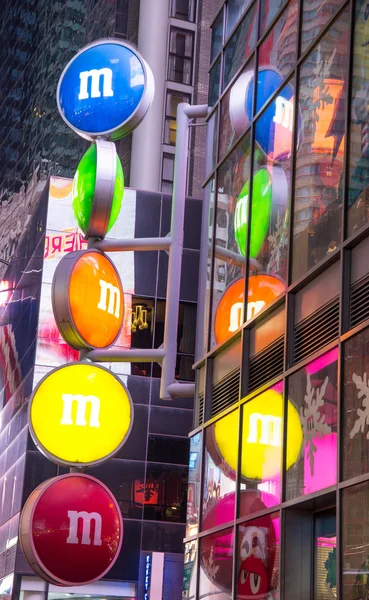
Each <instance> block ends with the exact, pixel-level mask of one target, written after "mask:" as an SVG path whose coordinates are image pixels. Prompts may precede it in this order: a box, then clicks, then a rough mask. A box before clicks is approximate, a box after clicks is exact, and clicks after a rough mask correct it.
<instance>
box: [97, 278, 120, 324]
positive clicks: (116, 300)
mask: <svg viewBox="0 0 369 600" xmlns="http://www.w3.org/2000/svg"><path fill="white" fill-rule="evenodd" d="M99 283H100V302H99V304H98V305H97V308H99V309H100V310H104V311H105V312H108V313H109V314H110V315H115V317H116V318H117V319H119V315H120V291H119V288H117V287H116V286H115V285H113V284H112V283H108V282H107V281H104V280H103V279H100V281H99ZM108 296H109V304H108Z"/></svg>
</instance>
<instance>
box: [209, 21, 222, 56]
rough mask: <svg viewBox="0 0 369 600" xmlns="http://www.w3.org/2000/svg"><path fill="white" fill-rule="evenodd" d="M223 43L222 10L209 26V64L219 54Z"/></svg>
mask: <svg viewBox="0 0 369 600" xmlns="http://www.w3.org/2000/svg"><path fill="white" fill-rule="evenodd" d="M222 45H223V11H221V12H220V13H219V15H218V16H217V18H216V19H215V21H214V23H213V25H212V28H211V51H210V64H211V63H212V62H213V60H214V59H215V57H216V56H217V55H218V54H219V52H220V51H221V49H222Z"/></svg>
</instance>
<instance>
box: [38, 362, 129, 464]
mask: <svg viewBox="0 0 369 600" xmlns="http://www.w3.org/2000/svg"><path fill="white" fill-rule="evenodd" d="M132 422H133V405H132V401H131V397H130V395H129V393H128V391H127V390H126V388H125V386H124V385H123V383H122V382H121V381H120V379H118V377H116V376H114V375H113V374H112V373H111V371H108V369H105V368H103V367H100V366H97V365H93V364H90V363H74V364H70V365H66V366H63V367H60V368H58V369H55V370H54V371H51V372H50V373H49V374H48V375H46V377H44V378H43V379H42V380H41V382H40V383H39V384H38V386H37V387H36V389H35V391H34V393H33V395H32V398H31V401H30V404H29V426H30V431H31V435H32V437H33V439H34V442H35V444H36V446H38V448H39V449H40V450H41V452H43V453H44V454H45V455H46V456H47V457H48V458H50V459H51V460H53V461H54V462H56V463H58V464H66V465H79V466H81V464H84V465H88V464H90V465H91V464H96V463H98V462H101V461H103V460H105V459H106V458H108V457H110V456H112V455H114V454H115V453H116V452H117V451H118V450H119V448H120V447H121V446H122V445H123V443H124V442H125V440H126V439H127V437H128V435H129V433H130V430H131V427H132Z"/></svg>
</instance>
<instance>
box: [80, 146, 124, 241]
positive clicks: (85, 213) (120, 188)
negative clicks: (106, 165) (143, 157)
mask: <svg viewBox="0 0 369 600" xmlns="http://www.w3.org/2000/svg"><path fill="white" fill-rule="evenodd" d="M96 164H97V151H96V144H92V145H91V146H90V148H89V149H88V150H87V152H86V153H85V154H84V155H83V157H82V159H81V161H80V163H79V165H78V167H77V170H76V173H75V175H74V179H73V191H72V196H73V211H74V216H75V218H76V221H77V223H78V226H79V228H80V229H81V230H82V231H83V233H86V231H87V228H88V225H89V222H90V217H91V211H92V203H93V199H94V193H95V184H96ZM123 192H124V175H123V169H122V165H121V162H120V160H119V157H118V155H117V163H116V178H115V186H114V195H113V202H112V207H111V213H110V219H109V224H108V228H107V231H110V229H111V228H112V227H113V225H114V223H115V221H116V220H117V218H118V215H119V212H120V209H121V206H122V200H123Z"/></svg>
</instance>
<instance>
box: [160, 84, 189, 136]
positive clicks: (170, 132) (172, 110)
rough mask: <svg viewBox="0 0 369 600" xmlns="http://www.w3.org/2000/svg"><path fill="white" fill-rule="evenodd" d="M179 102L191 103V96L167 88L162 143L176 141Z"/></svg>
mask: <svg viewBox="0 0 369 600" xmlns="http://www.w3.org/2000/svg"><path fill="white" fill-rule="evenodd" d="M181 102H188V103H189V104H190V103H191V96H190V95H189V94H183V93H181V92H177V91H175V92H174V91H172V90H168V91H167V100H166V105H165V126H164V144H171V145H172V146H174V145H175V143H176V137H177V136H176V134H177V107H178V104H180V103H181Z"/></svg>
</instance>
